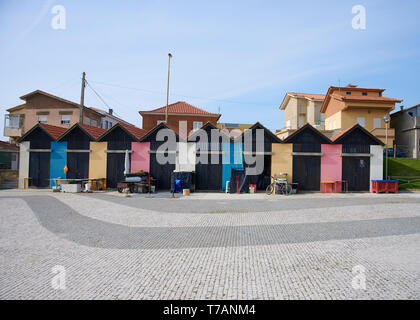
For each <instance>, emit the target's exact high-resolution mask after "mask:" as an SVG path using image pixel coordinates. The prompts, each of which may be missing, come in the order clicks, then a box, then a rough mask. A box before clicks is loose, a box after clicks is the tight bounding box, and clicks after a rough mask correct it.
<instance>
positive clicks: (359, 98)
mask: <svg viewBox="0 0 420 320" xmlns="http://www.w3.org/2000/svg"><path fill="white" fill-rule="evenodd" d="M331 96H332V97H333V98H335V99H338V100H342V101H366V102H370V101H372V102H397V103H399V102H401V101H402V100H399V99H394V98H390V97H383V96H382V97H373V96H342V95H339V94H332V95H331Z"/></svg>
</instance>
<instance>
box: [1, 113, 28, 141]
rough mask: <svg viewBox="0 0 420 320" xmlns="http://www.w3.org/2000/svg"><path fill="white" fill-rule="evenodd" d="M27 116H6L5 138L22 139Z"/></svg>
mask: <svg viewBox="0 0 420 320" xmlns="http://www.w3.org/2000/svg"><path fill="white" fill-rule="evenodd" d="M24 122H25V116H24V115H21V114H6V115H5V116H4V136H6V137H21V136H22V134H23V125H24Z"/></svg>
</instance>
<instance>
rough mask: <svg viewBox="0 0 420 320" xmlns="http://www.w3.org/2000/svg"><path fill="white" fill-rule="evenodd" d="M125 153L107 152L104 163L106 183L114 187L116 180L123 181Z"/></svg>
mask: <svg viewBox="0 0 420 320" xmlns="http://www.w3.org/2000/svg"><path fill="white" fill-rule="evenodd" d="M124 169H125V153H108V158H107V164H106V185H107V187H108V188H114V189H115V188H116V187H117V184H118V182H121V181H124V180H125V177H124Z"/></svg>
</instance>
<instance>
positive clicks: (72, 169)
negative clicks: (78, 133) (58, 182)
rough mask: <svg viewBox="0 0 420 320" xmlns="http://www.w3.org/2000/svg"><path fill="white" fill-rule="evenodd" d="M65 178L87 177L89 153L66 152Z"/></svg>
mask: <svg viewBox="0 0 420 320" xmlns="http://www.w3.org/2000/svg"><path fill="white" fill-rule="evenodd" d="M67 168H68V169H69V171H68V172H67V179H86V178H89V153H87V152H68V153H67Z"/></svg>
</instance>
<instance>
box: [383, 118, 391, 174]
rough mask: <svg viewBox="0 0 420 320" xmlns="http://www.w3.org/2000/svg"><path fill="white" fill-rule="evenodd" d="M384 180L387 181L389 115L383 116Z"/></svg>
mask: <svg viewBox="0 0 420 320" xmlns="http://www.w3.org/2000/svg"><path fill="white" fill-rule="evenodd" d="M384 121H385V179H386V180H388V124H389V122H390V121H391V117H390V116H389V114H387V115H385V117H384Z"/></svg>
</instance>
